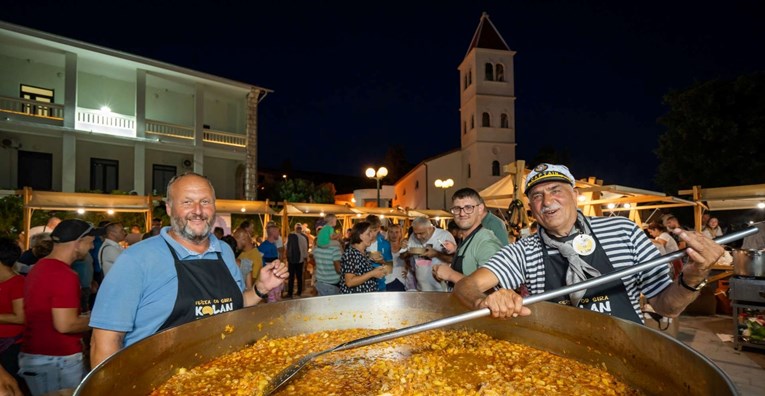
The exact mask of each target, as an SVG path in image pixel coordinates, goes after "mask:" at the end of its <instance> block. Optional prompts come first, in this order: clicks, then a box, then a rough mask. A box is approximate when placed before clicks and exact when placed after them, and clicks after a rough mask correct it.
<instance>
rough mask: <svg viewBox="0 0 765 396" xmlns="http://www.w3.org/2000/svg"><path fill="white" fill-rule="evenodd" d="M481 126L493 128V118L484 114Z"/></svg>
mask: <svg viewBox="0 0 765 396" xmlns="http://www.w3.org/2000/svg"><path fill="white" fill-rule="evenodd" d="M481 126H483V127H490V126H491V117H489V113H486V112H484V113H483V114H482V115H481Z"/></svg>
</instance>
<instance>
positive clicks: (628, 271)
mask: <svg viewBox="0 0 765 396" xmlns="http://www.w3.org/2000/svg"><path fill="white" fill-rule="evenodd" d="M758 231H759V229H758V228H757V227H747V228H744V229H743V230H738V231H734V232H731V233H728V234H725V235H723V236H720V237H717V238H715V239H714V241H715V243H717V244H718V245H724V244H726V243H729V242H732V241H736V240H739V239H742V238H744V237H746V236H749V235H754V234H756V233H757V232H758ZM685 255H686V252H685V250H678V251H676V252H672V253H669V254H665V255H663V256H661V257H657V258H655V259H653V260H648V261H646V262H644V263H640V264H638V265H635V266H632V267H629V268H624V269H621V270H618V271H614V272H609V273H608V274H605V275H601V276H598V277H595V278H592V279H587V280H586V281H582V282H578V283H574V284H573V285H568V286H563V287H561V288H559V289H555V290H551V291H549V292H544V293H540V294H534V295H531V296H529V297H526V298H524V299H523V305H531V304H534V303H537V302H540V301H546V300H550V299H553V298H556V297H561V296H567V295H569V294H571V293H573V292H575V291H579V290H584V289H589V288H591V287H595V286H601V285H604V284H606V283H609V282H612V281H615V280H617V279H621V278H624V277H626V276H629V275H632V274H636V273H638V272H643V271H645V270H648V269H651V268H653V267H656V266H658V265H660V264H667V263H669V262H670V261H672V260H676V259H679V258H682V257H683V256H685Z"/></svg>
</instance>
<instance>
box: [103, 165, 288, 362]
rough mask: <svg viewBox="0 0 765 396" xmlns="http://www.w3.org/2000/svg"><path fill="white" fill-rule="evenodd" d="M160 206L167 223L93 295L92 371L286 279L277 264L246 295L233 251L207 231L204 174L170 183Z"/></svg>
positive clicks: (211, 214) (211, 195)
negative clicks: (136, 345) (120, 354)
mask: <svg viewBox="0 0 765 396" xmlns="http://www.w3.org/2000/svg"><path fill="white" fill-rule="evenodd" d="M166 206H167V212H168V214H170V224H171V226H170V227H165V228H163V229H162V231H161V232H160V234H159V238H149V239H146V240H144V241H141V242H139V243H137V244H135V245H133V246H132V247H130V249H127V250H125V252H123V253H122V254H120V256H119V257H118V258H117V261H116V262H115V263H114V266H113V267H112V269H111V270H110V271H109V273H108V274H107V276H106V278H105V279H104V282H103V284H102V286H101V289H100V290H99V293H98V298H97V299H96V304H95V307H94V308H93V313H92V315H91V320H90V326H91V327H93V338H92V343H91V354H90V359H91V365H92V366H93V367H95V366H96V365H97V364H99V363H100V362H101V361H103V360H104V359H106V358H107V357H109V356H110V355H111V354H113V353H114V352H117V351H118V350H119V349H120V348H123V347H126V346H129V345H131V344H133V343H135V342H137V341H139V340H141V339H143V338H146V337H148V336H150V335H152V334H154V333H156V332H157V331H159V330H163V329H166V328H170V327H173V326H178V325H181V324H184V323H188V322H191V321H194V320H196V319H200V318H203V317H206V316H211V315H217V314H219V313H223V312H228V311H233V310H235V309H239V308H242V307H245V306H251V305H255V304H257V303H258V302H260V301H261V299H264V298H266V296H267V295H268V292H270V291H271V289H273V288H274V287H277V286H279V285H281V284H282V283H283V282H284V280H285V279H287V276H288V271H287V266H286V265H285V264H284V263H281V262H279V260H275V261H273V262H271V263H270V264H269V265H266V266H264V267H263V268H262V269H261V271H260V276H259V277H258V280H257V281H256V282H255V285H254V287H253V288H252V289H247V290H245V286H244V281H243V280H242V276H241V273H240V271H239V267H238V266H237V264H236V259H235V258H234V253H233V252H232V251H231V248H230V247H229V246H228V245H227V244H225V243H221V242H220V240H218V239H217V238H216V237H215V236H214V235H212V233H211V231H212V226H213V222H214V221H215V190H214V189H213V186H212V184H211V183H210V181H209V180H208V179H207V178H206V177H204V176H201V175H199V174H196V173H186V174H183V175H180V176H177V177H175V178H173V179H172V180H170V182H169V183H168V185H167V204H166Z"/></svg>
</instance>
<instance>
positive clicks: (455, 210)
mask: <svg viewBox="0 0 765 396" xmlns="http://www.w3.org/2000/svg"><path fill="white" fill-rule="evenodd" d="M478 205H480V204H478ZM478 205H465V206H453V207H452V208H451V209H449V212H452V214H454V215H458V214H460V212H465V214H471V213H473V212H474V211H475V208H476V206H478Z"/></svg>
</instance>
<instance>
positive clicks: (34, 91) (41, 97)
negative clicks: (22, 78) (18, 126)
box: [19, 84, 54, 117]
mask: <svg viewBox="0 0 765 396" xmlns="http://www.w3.org/2000/svg"><path fill="white" fill-rule="evenodd" d="M20 91H21V92H20V94H19V96H20V97H21V98H22V99H26V100H32V101H35V102H41V103H53V96H54V91H53V90H52V89H47V88H40V87H33V86H31V85H24V84H21V88H20ZM21 112H22V113H26V114H31V115H36V116H40V117H49V116H50V115H51V114H50V107H49V106H46V105H43V104H40V105H34V104H31V103H22V104H21Z"/></svg>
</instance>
